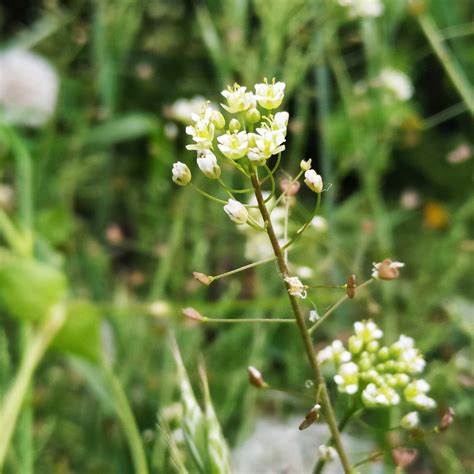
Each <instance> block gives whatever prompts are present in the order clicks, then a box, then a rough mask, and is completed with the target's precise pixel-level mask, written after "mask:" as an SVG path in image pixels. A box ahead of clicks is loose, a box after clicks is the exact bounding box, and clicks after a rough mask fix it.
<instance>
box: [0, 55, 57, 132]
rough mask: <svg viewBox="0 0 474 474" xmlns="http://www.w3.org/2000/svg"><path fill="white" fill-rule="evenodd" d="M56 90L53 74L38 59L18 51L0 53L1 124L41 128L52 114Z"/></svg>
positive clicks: (55, 74)
mask: <svg viewBox="0 0 474 474" xmlns="http://www.w3.org/2000/svg"><path fill="white" fill-rule="evenodd" d="M58 89H59V79H58V75H57V73H56V71H55V70H54V68H53V66H52V65H51V64H50V63H49V62H48V61H46V60H45V59H44V58H42V57H41V56H38V55H37V54H34V53H30V52H28V51H24V50H21V49H11V50H7V51H5V52H3V53H0V120H1V119H3V120H5V121H6V122H7V123H11V124H19V125H26V126H28V127H33V128H37V127H41V126H43V125H44V124H45V123H46V122H47V121H48V120H49V119H50V117H51V116H52V115H53V113H54V109H55V107H56V101H57V97H58ZM2 116H3V117H2Z"/></svg>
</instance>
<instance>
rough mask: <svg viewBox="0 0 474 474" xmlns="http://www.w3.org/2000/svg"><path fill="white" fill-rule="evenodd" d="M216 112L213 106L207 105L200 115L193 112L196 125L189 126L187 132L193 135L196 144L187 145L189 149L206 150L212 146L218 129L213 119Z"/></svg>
mask: <svg viewBox="0 0 474 474" xmlns="http://www.w3.org/2000/svg"><path fill="white" fill-rule="evenodd" d="M214 112H215V111H214V110H213V109H212V108H211V107H207V108H206V109H205V110H203V111H202V112H201V114H200V115H197V114H192V119H193V120H194V125H189V126H187V127H186V133H187V134H188V135H191V136H192V137H193V141H194V142H195V144H193V145H187V146H186V148H187V149H188V150H197V151H204V150H208V149H209V148H212V141H213V140H214V133H215V129H216V127H215V125H214V124H213V123H212V120H211V119H212V115H213V113H214Z"/></svg>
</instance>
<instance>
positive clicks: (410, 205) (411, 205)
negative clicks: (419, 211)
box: [400, 189, 421, 211]
mask: <svg viewBox="0 0 474 474" xmlns="http://www.w3.org/2000/svg"><path fill="white" fill-rule="evenodd" d="M420 201H421V199H420V195H419V194H418V193H417V192H416V191H414V190H413V189H406V190H405V191H403V193H402V195H401V196H400V205H401V206H402V207H403V208H404V209H407V210H409V211H411V210H413V209H416V208H417V207H418V206H419V205H420Z"/></svg>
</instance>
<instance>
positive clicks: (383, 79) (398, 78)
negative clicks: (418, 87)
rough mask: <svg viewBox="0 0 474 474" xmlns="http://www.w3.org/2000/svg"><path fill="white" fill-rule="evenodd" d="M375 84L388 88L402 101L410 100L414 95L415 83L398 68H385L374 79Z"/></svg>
mask: <svg viewBox="0 0 474 474" xmlns="http://www.w3.org/2000/svg"><path fill="white" fill-rule="evenodd" d="M374 85H375V86H379V87H383V88H385V89H388V90H389V91H390V92H392V93H393V95H394V96H395V97H396V98H397V99H398V100H401V101H405V100H408V99H410V98H411V97H412V95H413V85H412V83H411V81H410V78H409V77H408V76H407V75H406V74H404V73H403V72H401V71H397V70H396V69H392V68H385V69H384V70H383V71H382V72H381V73H380V75H379V76H378V77H377V78H376V79H375V80H374Z"/></svg>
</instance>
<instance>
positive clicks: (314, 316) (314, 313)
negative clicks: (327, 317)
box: [309, 309, 321, 355]
mask: <svg viewBox="0 0 474 474" xmlns="http://www.w3.org/2000/svg"><path fill="white" fill-rule="evenodd" d="M319 317H320V316H319V314H318V312H317V311H316V309H312V310H311V311H310V312H309V321H310V322H311V323H315V322H316V321H317V320H318V319H319ZM320 353H321V351H320ZM318 355H319V354H318Z"/></svg>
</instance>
